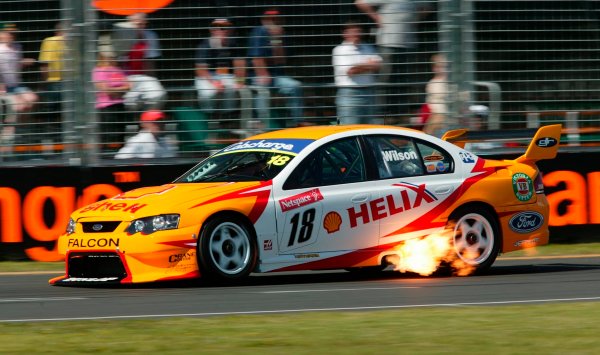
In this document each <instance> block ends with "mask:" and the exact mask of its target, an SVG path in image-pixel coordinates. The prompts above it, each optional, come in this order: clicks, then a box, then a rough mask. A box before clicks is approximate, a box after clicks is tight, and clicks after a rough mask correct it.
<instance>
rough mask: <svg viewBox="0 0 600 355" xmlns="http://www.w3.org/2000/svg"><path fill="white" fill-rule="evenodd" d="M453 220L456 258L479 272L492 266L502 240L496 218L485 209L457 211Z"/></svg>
mask: <svg viewBox="0 0 600 355" xmlns="http://www.w3.org/2000/svg"><path fill="white" fill-rule="evenodd" d="M452 220H453V223H454V225H453V227H452V228H453V246H454V252H455V254H456V256H457V257H458V258H459V259H460V260H462V261H463V262H464V263H465V264H467V265H469V266H471V267H475V269H476V271H478V272H479V271H484V270H486V269H488V268H489V267H490V266H492V264H493V263H494V261H495V260H496V257H497V256H498V253H499V251H500V245H501V240H502V237H501V235H500V232H499V228H498V222H497V221H496V219H495V218H494V216H493V215H492V214H491V213H490V212H488V211H486V210H483V209H480V210H477V211H476V210H475V209H464V210H459V211H457V212H456V213H455V217H453V218H452Z"/></svg>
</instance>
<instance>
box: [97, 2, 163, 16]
mask: <svg viewBox="0 0 600 355" xmlns="http://www.w3.org/2000/svg"><path fill="white" fill-rule="evenodd" d="M172 2H173V0H94V1H93V3H92V4H93V6H94V7H95V8H97V9H98V10H100V11H104V12H107V13H109V14H113V15H122V16H129V15H132V14H135V13H140V12H143V13H146V14H149V13H151V12H154V11H157V10H160V9H162V8H164V7H165V6H167V5H169V4H170V3H172Z"/></svg>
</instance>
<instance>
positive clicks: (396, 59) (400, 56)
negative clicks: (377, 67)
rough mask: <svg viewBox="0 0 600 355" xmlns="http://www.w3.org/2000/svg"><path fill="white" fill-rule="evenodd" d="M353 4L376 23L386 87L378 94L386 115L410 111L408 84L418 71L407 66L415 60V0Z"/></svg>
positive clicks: (373, 0)
mask: <svg viewBox="0 0 600 355" xmlns="http://www.w3.org/2000/svg"><path fill="white" fill-rule="evenodd" d="M355 4H356V6H357V7H358V9H359V10H361V11H362V12H364V13H366V14H367V15H368V16H369V17H370V18H371V19H372V20H373V21H374V22H375V24H376V26H377V47H378V50H379V53H380V54H381V57H382V58H383V63H382V67H381V75H380V81H381V83H382V84H385V85H386V86H387V88H384V89H383V90H382V91H383V92H382V94H383V95H382V96H381V97H382V104H383V105H385V112H386V114H390V115H398V114H402V113H407V112H410V110H411V109H412V108H411V107H410V105H411V104H412V102H407V101H409V100H410V98H409V90H408V87H407V85H408V84H409V83H411V82H415V81H416V80H411V78H410V75H411V74H415V73H416V72H418V70H417V69H416V68H414V67H413V66H411V65H410V63H411V62H413V63H414V62H416V59H415V58H414V56H413V55H412V54H411V51H412V50H413V49H414V48H415V47H416V44H417V38H416V33H417V28H416V23H417V8H416V6H415V1H414V0H355ZM399 96H402V97H399ZM402 106H404V107H402Z"/></svg>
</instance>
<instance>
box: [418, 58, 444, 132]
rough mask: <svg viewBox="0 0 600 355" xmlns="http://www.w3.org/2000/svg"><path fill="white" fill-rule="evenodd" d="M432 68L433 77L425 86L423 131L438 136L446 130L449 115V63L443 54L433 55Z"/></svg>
mask: <svg viewBox="0 0 600 355" xmlns="http://www.w3.org/2000/svg"><path fill="white" fill-rule="evenodd" d="M431 70H432V71H433V77H432V78H431V79H430V80H429V82H428V83H427V86H426V87H425V92H426V97H425V107H424V108H422V112H426V114H425V115H423V119H422V124H423V131H424V132H425V133H429V134H432V135H436V136H441V135H442V134H443V133H444V132H445V131H446V130H447V128H448V127H447V126H446V122H445V121H446V119H445V118H446V117H447V115H448V104H447V103H448V94H449V86H448V63H447V60H446V56H445V55H443V54H434V55H433V56H431Z"/></svg>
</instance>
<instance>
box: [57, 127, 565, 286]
mask: <svg viewBox="0 0 600 355" xmlns="http://www.w3.org/2000/svg"><path fill="white" fill-rule="evenodd" d="M560 132H561V127H560V125H553V126H545V127H542V128H540V129H539V130H538V131H537V133H536V134H535V137H534V138H533V139H532V141H531V143H530V144H529V147H528V149H527V151H526V152H525V153H524V154H523V155H522V156H520V157H519V158H517V159H515V160H502V161H498V160H486V159H483V158H481V157H478V156H476V155H475V154H473V153H470V152H468V151H466V150H464V149H463V148H462V147H461V144H453V143H450V142H449V141H448V140H450V139H452V138H456V137H457V136H460V135H461V134H463V133H464V130H455V131H450V132H448V133H446V135H445V136H444V137H443V138H442V139H438V138H436V137H432V136H429V135H427V134H424V133H423V132H420V131H416V130H412V129H406V128H399V127H391V126H375V125H355V126H318V127H303V128H293V129H286V130H280V131H274V132H269V133H264V134H260V135H257V136H254V137H250V138H248V139H245V140H242V141H240V142H238V143H235V144H232V145H230V146H228V147H226V148H224V149H222V150H220V151H218V152H217V153H215V154H213V155H212V156H210V157H208V158H206V159H205V160H203V161H202V162H201V163H199V164H198V165H196V166H195V167H194V168H192V169H191V170H189V171H188V172H187V173H185V174H184V175H183V176H181V177H180V178H178V179H177V180H175V181H174V182H173V183H170V184H166V185H162V186H156V187H145V188H140V189H136V190H133V191H129V192H125V193H122V194H119V195H117V196H114V197H113V198H110V199H107V200H103V201H99V202H96V203H94V204H91V205H88V206H86V207H83V208H80V209H79V210H77V211H75V212H74V213H73V214H72V215H71V219H70V221H69V224H68V226H67V229H66V232H65V233H64V234H63V235H62V236H60V237H59V240H58V249H59V252H60V253H61V254H64V255H65V258H66V274H65V275H64V276H60V277H56V278H53V279H52V280H50V283H51V284H63V285H64V284H71V285H72V284H77V283H84V282H86V283H87V282H99V283H100V282H104V283H106V282H112V283H138V282H150V281H161V280H174V279H187V278H197V277H200V276H202V277H206V278H210V279H216V280H218V281H221V282H228V281H235V280H238V279H242V278H244V277H246V276H248V275H249V274H250V273H251V272H274V271H292V270H319V269H335V268H345V269H357V268H379V267H381V268H383V267H384V266H385V265H386V262H389V260H391V259H393V258H402V255H399V254H400V253H399V250H400V249H401V248H402V246H403V245H404V244H405V243H407V242H408V241H411V240H418V239H421V238H426V237H427V236H429V235H432V234H434V233H438V232H442V231H449V232H450V233H451V235H452V237H451V238H450V240H451V241H450V245H451V248H450V253H452V254H453V255H454V256H455V257H456V259H458V260H461V261H463V262H464V263H466V264H467V265H471V266H473V268H474V269H479V270H482V269H486V268H488V267H490V266H491V265H492V263H493V262H494V260H495V259H496V256H497V255H498V254H499V253H501V252H502V253H504V252H509V251H513V250H517V249H523V248H527V247H533V246H538V245H543V244H546V243H547V242H548V201H547V200H546V197H545V195H544V186H543V183H542V179H541V174H540V172H539V170H538V169H537V167H536V164H535V163H536V161H538V160H540V159H552V158H554V157H555V156H556V153H557V149H558V143H559V139H560ZM462 146H464V144H463V145H462Z"/></svg>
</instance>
